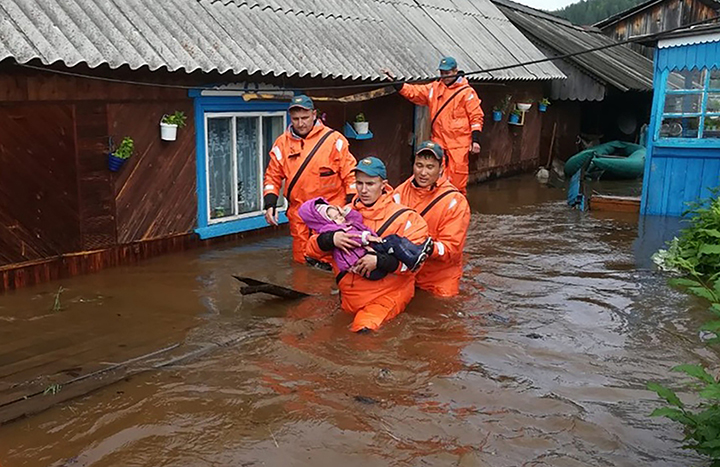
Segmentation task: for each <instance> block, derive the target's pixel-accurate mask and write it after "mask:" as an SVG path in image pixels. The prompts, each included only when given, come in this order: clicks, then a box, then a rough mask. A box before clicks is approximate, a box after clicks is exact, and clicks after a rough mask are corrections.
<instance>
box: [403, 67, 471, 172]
mask: <svg viewBox="0 0 720 467" xmlns="http://www.w3.org/2000/svg"><path fill="white" fill-rule="evenodd" d="M459 89H463V90H462V91H461V92H460V94H458V95H457V96H455V97H453V98H452V101H450V103H449V104H448V105H447V106H445V108H443V109H442V112H440V115H439V116H438V117H437V119H436V120H435V124H434V125H433V127H432V140H433V141H435V142H437V143H439V144H440V145H442V147H443V148H445V149H446V150H452V149H463V151H462V152H460V153H459V154H461V157H462V158H463V159H462V160H457V161H455V165H456V166H458V167H464V168H465V169H464V172H462V173H467V167H468V153H469V151H470V145H471V144H472V141H473V140H472V132H473V131H478V132H480V131H482V128H483V118H484V114H483V111H482V108H481V107H480V98H479V97H478V95H477V93H476V92H475V90H474V89H473V88H472V87H471V86H470V84H469V83H468V81H467V79H465V78H462V77H461V78H459V79H458V80H457V81H455V82H454V83H453V84H451V85H450V86H446V85H445V83H443V82H442V81H433V82H432V83H428V84H405V85H403V87H402V88H401V89H400V95H401V96H403V97H405V98H406V99H408V100H409V101H410V102H412V103H413V104H416V105H424V106H427V107H429V109H430V119H431V121H432V119H433V118H434V117H435V115H436V114H437V112H438V111H439V110H440V109H441V108H442V107H443V105H444V104H445V102H447V101H448V99H450V97H452V96H453V94H455V93H456V92H457V91H458V90H459ZM478 142H479V141H478Z"/></svg>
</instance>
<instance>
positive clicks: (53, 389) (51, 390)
mask: <svg viewBox="0 0 720 467" xmlns="http://www.w3.org/2000/svg"><path fill="white" fill-rule="evenodd" d="M61 389H62V384H51V385H50V386H48V387H46V388H45V391H44V392H43V395H44V396H47V395H48V394H52V395H53V396H54V395H55V394H57V393H59V392H60V390H61Z"/></svg>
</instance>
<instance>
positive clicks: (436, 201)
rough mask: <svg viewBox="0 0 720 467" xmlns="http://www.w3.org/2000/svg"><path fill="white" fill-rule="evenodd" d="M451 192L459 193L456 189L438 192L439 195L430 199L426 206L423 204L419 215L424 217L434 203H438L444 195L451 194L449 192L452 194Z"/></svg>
mask: <svg viewBox="0 0 720 467" xmlns="http://www.w3.org/2000/svg"><path fill="white" fill-rule="evenodd" d="M453 193H460V191H458V190H448V191H446V192H444V193H442V194H440V195H439V196H438V197H436V198H435V199H434V200H432V201H430V204H428V205H427V206H425V209H423V210H422V212H421V213H420V217H425V214H427V213H428V212H430V210H431V209H432V208H433V206H435V205H436V204H438V203H439V202H440V200H441V199H443V198H444V197H446V196H448V195H451V194H453Z"/></svg>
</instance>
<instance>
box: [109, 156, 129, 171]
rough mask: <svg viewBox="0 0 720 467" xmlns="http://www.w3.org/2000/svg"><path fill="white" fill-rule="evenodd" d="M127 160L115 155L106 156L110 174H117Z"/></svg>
mask: <svg viewBox="0 0 720 467" xmlns="http://www.w3.org/2000/svg"><path fill="white" fill-rule="evenodd" d="M126 160H127V159H123V158H122V157H117V156H116V155H115V154H113V153H110V154H108V169H110V172H117V171H118V170H120V167H122V166H123V164H124V163H125V161H126Z"/></svg>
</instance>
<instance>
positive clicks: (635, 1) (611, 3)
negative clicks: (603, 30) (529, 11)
mask: <svg viewBox="0 0 720 467" xmlns="http://www.w3.org/2000/svg"><path fill="white" fill-rule="evenodd" d="M642 2H643V0H582V1H580V2H577V3H573V4H572V5H568V6H566V7H565V8H561V9H560V10H555V11H553V12H551V13H552V14H554V15H557V16H560V17H561V18H565V19H567V20H568V21H570V22H572V23H575V24H582V25H589V24H595V23H597V22H598V21H601V20H603V19H605V18H609V17H610V16H613V15H615V14H618V13H620V12H621V11H625V10H627V9H628V8H632V7H634V6H635V5H639V4H640V3H642Z"/></svg>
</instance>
